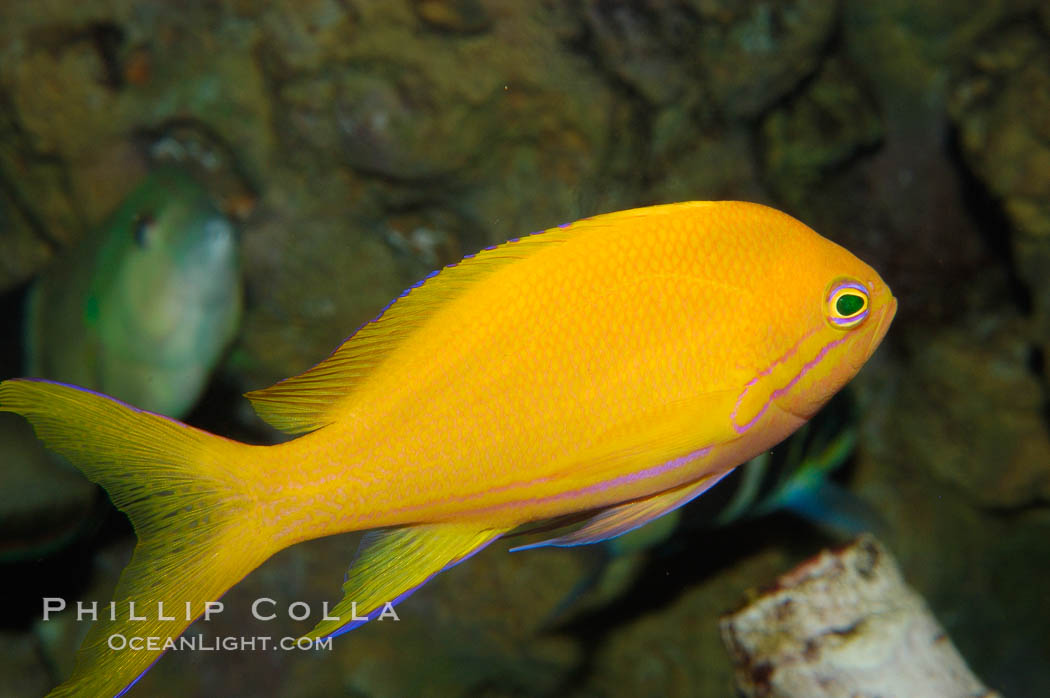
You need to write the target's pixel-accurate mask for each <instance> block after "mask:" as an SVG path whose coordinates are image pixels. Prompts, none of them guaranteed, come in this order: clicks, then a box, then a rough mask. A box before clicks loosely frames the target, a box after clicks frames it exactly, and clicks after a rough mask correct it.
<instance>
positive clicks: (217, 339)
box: [26, 168, 241, 417]
mask: <svg viewBox="0 0 1050 698" xmlns="http://www.w3.org/2000/svg"><path fill="white" fill-rule="evenodd" d="M240 315H241V276H240V269H239V262H238V254H237V236H236V232H235V230H234V227H233V225H232V224H231V223H230V221H229V220H227V219H226V217H225V216H223V214H222V213H221V212H220V211H219V210H218V209H217V208H216V207H215V205H214V204H213V203H212V200H211V198H210V197H209V196H208V193H207V192H206V191H204V189H203V188H202V187H201V186H200V185H199V184H197V182H196V181H195V180H194V179H193V178H191V177H190V176H189V175H188V174H186V173H184V172H182V171H180V170H177V169H174V168H163V169H159V170H156V171H154V172H153V173H151V174H150V175H149V176H147V177H146V179H145V180H144V181H143V182H142V184H141V185H139V187H138V188H136V189H135V190H134V191H133V192H132V193H131V194H130V195H128V197H127V198H126V199H125V200H124V202H123V203H122V204H121V206H120V208H118V209H117V210H116V212H114V213H113V215H112V216H111V217H110V218H109V220H108V221H107V222H106V223H105V224H103V225H101V226H99V227H98V228H97V229H95V231H93V232H92V233H90V234H88V235H87V236H86V237H85V238H84V239H83V240H82V241H81V242H80V244H78V245H77V246H75V247H74V248H73V249H72V250H70V253H69V254H66V255H64V257H63V258H62V259H60V260H59V261H57V262H55V263H54V264H53V265H52V266H50V267H49V268H48V269H47V270H46V271H45V272H44V274H43V275H42V276H41V277H40V278H39V279H38V280H37V281H36V282H35V284H34V285H33V287H32V289H31V290H30V293H29V298H28V300H27V307H26V369H27V375H31V376H38V377H43V378H48V379H51V380H56V381H61V382H63V383H75V384H77V385H83V386H87V387H90V388H91V389H93V390H97V391H99V392H104V393H106V394H108V395H112V396H114V397H116V398H119V399H120V400H123V401H125V402H129V403H131V404H134V405H137V406H139V407H141V408H142V409H146V410H149V411H151V412H159V413H161V414H165V415H168V416H171V417H180V416H182V415H184V414H185V413H186V412H187V411H188V410H189V409H190V408H191V407H192V406H193V404H194V403H195V402H196V401H197V398H198V397H199V396H200V394H201V392H202V390H203V389H204V385H205V383H206V382H207V380H208V376H209V375H210V373H211V371H212V369H213V368H214V366H215V364H216V362H217V361H218V360H219V358H220V357H221V355H222V353H223V350H224V349H225V348H226V346H227V345H228V344H229V342H230V340H231V339H232V338H233V336H234V333H235V332H236V330H237V326H238V322H239V320H240Z"/></svg>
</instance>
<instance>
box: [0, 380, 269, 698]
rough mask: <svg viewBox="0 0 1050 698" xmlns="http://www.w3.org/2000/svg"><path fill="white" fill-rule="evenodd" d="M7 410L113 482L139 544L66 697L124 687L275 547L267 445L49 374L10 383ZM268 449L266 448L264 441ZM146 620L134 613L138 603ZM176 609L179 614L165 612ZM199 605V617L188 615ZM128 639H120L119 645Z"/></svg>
mask: <svg viewBox="0 0 1050 698" xmlns="http://www.w3.org/2000/svg"><path fill="white" fill-rule="evenodd" d="M0 411H6V412H15V413H17V414H20V415H22V416H23V417H25V418H26V419H28V420H29V422H30V423H31V424H32V425H33V427H34V428H35V429H36V433H37V435H38V436H39V437H40V439H42V440H43V441H44V442H45V443H46V444H47V445H48V446H49V447H50V448H51V449H53V450H55V451H57V452H58V453H60V454H62V455H63V456H65V457H66V458H68V459H69V460H70V461H72V462H73V463H74V464H75V465H76V466H77V467H78V468H80V470H82V471H83V472H84V474H85V475H86V476H87V477H88V478H90V479H91V480H93V481H94V482H97V483H98V484H100V485H102V486H103V487H104V488H105V489H106V491H107V492H108V493H109V496H110V498H111V499H112V500H113V503H114V504H115V505H116V506H117V508H119V509H120V510H121V511H123V512H125V513H126V514H127V515H128V517H129V518H130V519H131V523H132V525H134V527H135V533H136V534H137V535H138V545H137V546H136V547H135V552H134V554H133V556H132V558H131V562H130V563H129V564H128V566H127V567H126V568H125V569H124V572H123V573H122V574H121V576H120V581H119V582H118V583H117V588H116V591H115V592H114V596H113V598H114V601H116V607H115V608H116V620H109V613H108V612H106V613H99V620H98V621H96V622H95V624H94V627H92V628H91V631H90V632H89V633H88V635H87V637H86V638H85V640H84V643H83V644H82V645H81V647H80V651H79V652H78V653H77V658H76V668H75V669H74V671H73V675H72V676H71V677H70V678H69V679H68V680H67V681H66V682H65V683H63V684H62V685H60V686H58V687H57V688H56V689H55V690H54V692H53V693H52V694H51V695H54V696H67V695H77V696H112V695H121V694H123V693H124V692H125V691H126V690H127V689H128V688H129V687H130V686H131V685H132V684H134V683H135V681H137V680H138V679H139V677H141V676H142V674H143V673H145V672H146V670H147V669H149V668H150V666H151V665H152V664H153V662H155V661H156V660H157V659H158V658H159V657H160V655H161V654H162V653H163V646H164V644H165V640H166V639H168V638H171V639H172V640H174V639H175V638H177V637H178V636H179V635H180V634H181V633H182V631H183V630H185V629H186V627H187V626H189V625H190V623H191V622H192V619H196V617H197V616H199V615H200V614H201V613H202V612H203V611H204V604H205V602H207V601H214V600H217V599H218V598H219V597H220V596H222V594H223V593H224V592H225V591H226V590H227V589H229V588H230V587H231V586H233V585H234V584H236V583H237V582H238V581H239V580H240V579H241V578H242V577H244V576H245V575H246V574H248V573H249V572H251V571H252V570H253V569H255V568H256V567H258V566H259V565H260V564H262V562H263V561H265V560H266V558H268V557H269V556H270V555H271V554H273V553H274V552H275V549H274V544H273V543H271V542H270V541H271V540H272V538H273V537H272V536H268V535H266V532H265V526H264V525H263V524H262V523H261V522H258V521H256V520H254V519H255V518H256V517H254V516H252V513H253V511H256V506H257V505H256V500H255V496H254V494H253V492H252V490H251V484H252V481H253V478H252V477H251V475H250V472H252V471H254V470H255V468H254V466H255V463H252V462H250V461H249V459H250V458H251V457H252V455H258V454H253V451H254V450H255V449H256V448H257V447H253V446H248V445H245V444H241V443H237V442H235V441H229V440H227V439H223V438H221V437H218V436H215V435H212V434H209V433H207V432H204V431H201V430H199V429H195V428H193V427H190V426H187V425H185V424H182V423H181V422H177V421H175V420H173V419H168V418H167V417H161V416H159V415H155V414H152V413H149V412H143V411H141V410H137V409H135V408H133V407H129V406H127V405H125V404H123V403H120V402H117V401H115V400H112V399H110V398H107V397H104V396H102V395H98V394H96V393H93V392H90V391H87V390H83V389H80V388H75V387H71V386H67V385H61V384H58V383H50V382H47V381H40V380H25V379H17V380H9V381H4V382H3V383H0ZM260 450H262V449H260ZM130 602H134V604H135V614H136V615H138V616H145V617H146V618H147V620H145V621H134V622H131V621H129V615H130V614H129V605H128V604H129V603H130ZM158 602H163V604H164V615H165V616H169V617H173V618H174V619H175V620H161V619H160V618H159V617H158V616H159V614H158V605H157V604H158ZM187 602H189V603H190V604H191V606H190V616H191V620H187V619H186V616H187V612H186V604H187ZM115 634H122V635H124V636H126V637H128V638H130V637H132V636H135V637H144V638H145V637H156V638H159V642H158V644H157V645H155V647H156V649H152V650H151V649H148V648H143V649H139V650H133V649H129V648H124V649H111V647H110V643H109V642H108V640H109V638H110V637H111V636H113V635H115ZM120 644H121V643H114V646H119V645H120Z"/></svg>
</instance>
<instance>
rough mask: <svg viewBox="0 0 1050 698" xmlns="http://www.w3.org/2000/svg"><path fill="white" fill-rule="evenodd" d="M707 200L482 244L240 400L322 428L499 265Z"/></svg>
mask: <svg viewBox="0 0 1050 698" xmlns="http://www.w3.org/2000/svg"><path fill="white" fill-rule="evenodd" d="M712 203H713V202H707V201H703V202H700V201H693V202H687V203H680V204H663V205H659V206H649V207H645V208H635V209H629V210H626V211H617V212H614V213H606V214H602V215H599V216H593V217H590V218H582V219H580V220H578V221H576V222H574V223H563V224H562V225H559V226H557V227H554V228H548V229H547V230H543V231H538V232H536V233H532V234H530V235H527V236H524V237H521V238H511V239H510V240H509V241H507V242H505V243H503V244H502V245H493V246H491V247H486V248H485V249H483V250H481V251H480V252H478V253H477V254H474V255H467V256H466V257H464V258H463V259H462V260H461V261H460V262H457V263H454V264H449V265H448V266H446V267H445V268H444V269H441V270H437V271H432V272H431V273H430V274H428V275H427V276H426V277H424V278H423V279H421V280H420V281H418V282H417V283H416V284H414V285H413V286H411V287H409V288H408V289H405V291H403V292H402V293H401V295H400V296H398V297H397V298H396V299H394V301H393V302H391V303H390V304H389V305H388V306H387V307H386V308H384V309H383V310H382V311H380V313H379V315H377V316H376V317H375V319H373V320H372V321H371V322H368V323H367V324H365V325H364V326H362V327H361V328H360V329H358V331H357V332H355V333H354V334H353V335H351V336H350V337H349V338H348V339H347V340H346V341H345V342H343V344H342V345H340V346H339V348H338V349H336V350H335V351H334V352H333V353H332V354H331V355H330V356H329V357H328V358H327V359H325V360H324V361H322V362H321V363H319V364H317V365H316V366H314V367H313V368H311V369H309V370H307V371H305V372H304V373H301V374H299V375H298V376H293V377H291V378H286V379H284V380H282V381H279V382H278V383H275V384H274V385H272V386H270V387H269V388H264V389H262V390H254V391H252V392H250V393H246V394H245V397H247V398H248V399H249V400H251V402H252V406H253V407H254V408H255V411H256V412H257V413H258V414H259V416H260V417H262V418H263V419H264V420H266V421H267V422H268V423H269V424H271V425H272V426H274V427H276V428H278V429H281V430H282V431H286V432H289V433H293V434H297V433H303V432H307V431H313V430H314V429H319V428H321V427H323V426H325V425H327V424H330V423H331V422H332V421H333V417H332V416H331V412H332V408H333V407H334V405H335V404H336V403H337V402H338V401H340V400H342V399H343V398H345V397H346V396H347V395H349V394H350V392H351V391H353V389H354V386H355V385H356V384H357V382H358V380H360V379H361V378H362V377H363V376H365V375H367V374H368V373H369V372H370V371H371V370H372V369H373V368H374V367H376V366H378V365H379V364H380V363H382V362H383V360H384V359H386V357H387V356H388V355H389V354H390V353H391V352H392V351H393V350H394V349H396V348H397V347H398V346H399V345H400V344H401V342H402V341H404V340H405V339H406V338H407V337H408V336H409V335H410V334H411V333H412V331H413V330H414V329H416V328H417V327H419V326H420V325H421V324H422V323H423V322H424V321H425V320H426V319H427V318H428V317H429V316H430V315H431V314H432V313H433V312H434V311H435V310H437V309H438V308H439V307H441V306H442V305H444V304H446V303H448V302H450V301H452V300H453V299H455V298H456V297H457V296H458V295H459V294H460V293H462V292H463V291H464V290H465V289H467V288H469V287H470V286H472V285H473V284H475V283H477V282H479V281H481V280H482V279H484V278H485V277H487V276H488V275H490V274H492V273H494V272H495V271H497V270H498V269H500V268H501V267H504V266H506V265H509V264H512V263H514V262H516V261H519V260H522V259H524V258H527V257H530V256H532V255H533V254H535V253H537V252H539V251H541V250H543V249H546V248H549V247H550V246H552V245H557V244H559V243H562V242H565V241H567V240H570V239H572V238H573V237H576V236H578V235H580V234H581V233H584V232H591V231H593V230H594V229H596V228H605V227H611V226H615V225H618V224H622V223H623V222H624V221H625V220H627V219H630V218H638V217H650V216H654V215H655V216H658V215H661V214H663V215H667V214H670V213H672V212H674V211H676V210H678V209H681V208H686V207H701V206H710V205H711V204H712Z"/></svg>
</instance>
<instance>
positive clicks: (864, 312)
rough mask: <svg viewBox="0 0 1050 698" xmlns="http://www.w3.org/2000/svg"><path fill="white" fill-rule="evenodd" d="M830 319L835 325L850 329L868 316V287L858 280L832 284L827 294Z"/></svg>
mask: <svg viewBox="0 0 1050 698" xmlns="http://www.w3.org/2000/svg"><path fill="white" fill-rule="evenodd" d="M827 316H828V321H829V322H830V323H831V324H832V326H834V327H838V328H840V329H849V328H851V327H856V326H857V325H859V324H860V323H862V322H864V319H865V318H867V317H868V289H867V288H865V287H864V285H863V284H861V283H858V282H856V281H840V282H837V283H834V284H832V286H831V290H830V291H829V292H828V296H827Z"/></svg>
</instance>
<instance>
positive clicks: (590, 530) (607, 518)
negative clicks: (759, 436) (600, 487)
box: [511, 471, 729, 552]
mask: <svg viewBox="0 0 1050 698" xmlns="http://www.w3.org/2000/svg"><path fill="white" fill-rule="evenodd" d="M728 472H729V471H727V472H726V473H719V474H718V475H712V476H709V477H706V478H704V479H703V480H700V481H699V482H694V483H690V484H688V485H683V486H681V487H677V488H675V489H673V490H668V491H667V492H662V493H660V494H656V495H653V496H652V497H646V498H645V499H639V500H635V501H632V502H627V503H625V504H618V505H616V506H613V507H609V508H608V509H604V510H602V511H601V512H600V513H598V514H597V515H595V516H594V517H592V518H590V519H588V520H587V522H586V523H584V524H583V525H582V526H581V527H579V528H577V529H575V530H573V531H571V532H569V533H566V534H564V535H560V536H557V537H555V538H549V539H547V540H544V541H540V542H539V543H530V544H529V545H520V546H518V547H516V548H511V552H517V551H519V550H529V549H530V548H542V547H544V546H548V545H556V546H560V547H571V546H574V545H587V544H590V543H600V542H601V541H603V540H608V539H610V538H615V537H616V536H622V535H623V534H624V533H627V532H629V531H633V530H634V529H636V528H640V527H641V526H644V525H645V524H647V523H649V522H650V521H653V520H654V519H658V518H660V517H661V516H663V515H664V514H668V513H670V512H672V511H674V510H675V509H677V508H678V507H680V506H682V505H683V504H686V503H687V502H689V501H690V500H692V499H695V498H696V497H699V496H700V495H701V494H703V493H704V492H706V491H707V490H709V489H710V488H712V487H714V486H715V484H717V483H718V481H719V480H721V479H722V478H723V477H725V476H726V474H727V473H728Z"/></svg>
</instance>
